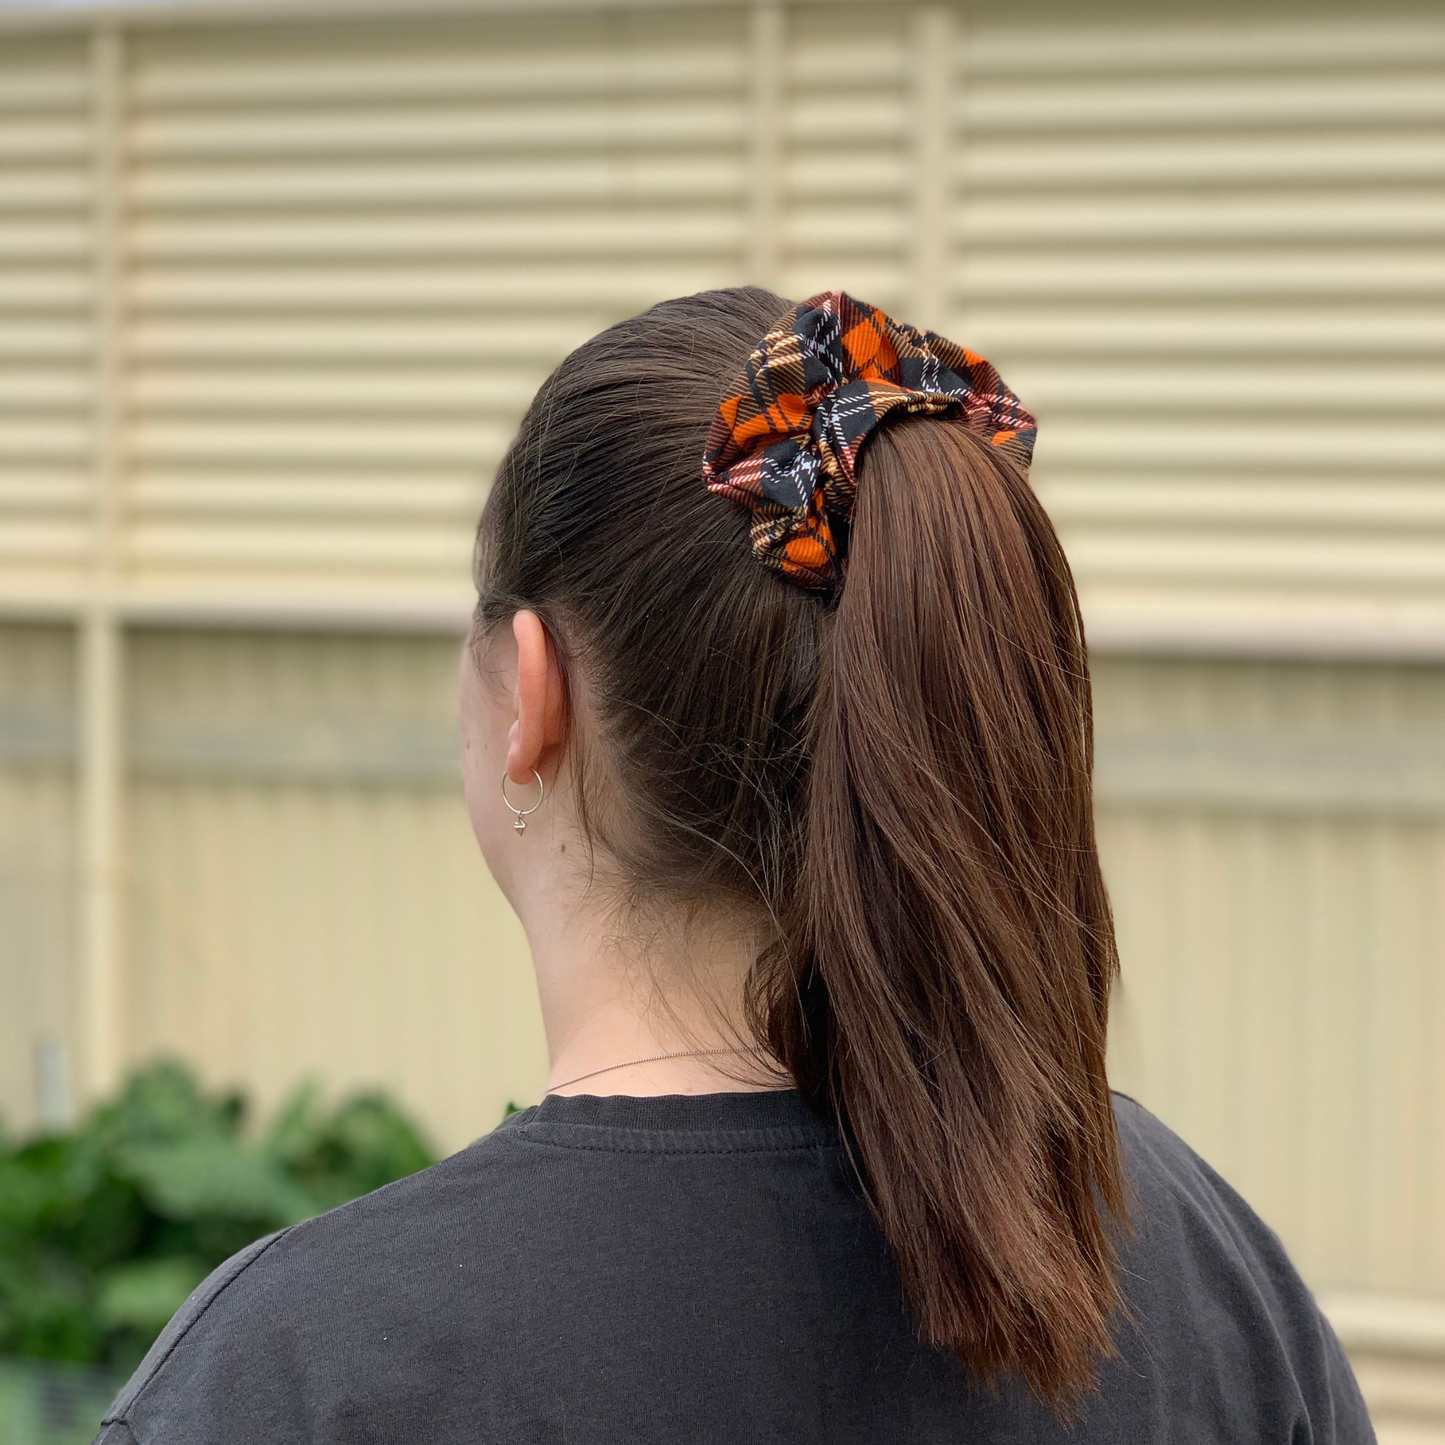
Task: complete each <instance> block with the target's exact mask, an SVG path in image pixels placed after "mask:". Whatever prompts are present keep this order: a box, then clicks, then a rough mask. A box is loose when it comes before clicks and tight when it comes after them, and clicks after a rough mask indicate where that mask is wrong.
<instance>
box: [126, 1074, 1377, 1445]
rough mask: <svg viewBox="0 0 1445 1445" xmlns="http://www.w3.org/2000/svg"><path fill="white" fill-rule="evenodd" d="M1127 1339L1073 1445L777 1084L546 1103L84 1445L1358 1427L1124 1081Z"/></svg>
mask: <svg viewBox="0 0 1445 1445" xmlns="http://www.w3.org/2000/svg"><path fill="white" fill-rule="evenodd" d="M1116 1112H1117V1115H1118V1120H1119V1129H1120V1134H1121V1137H1122V1141H1123V1149H1124V1159H1125V1165H1126V1169H1127V1172H1128V1175H1129V1178H1130V1180H1131V1181H1132V1184H1133V1188H1134V1191H1135V1205H1134V1224H1135V1228H1136V1233H1135V1235H1134V1237H1133V1238H1132V1240H1130V1241H1129V1242H1127V1243H1126V1244H1125V1246H1124V1251H1123V1276H1122V1279H1123V1284H1124V1290H1125V1294H1126V1297H1127V1301H1128V1305H1129V1315H1130V1317H1131V1320H1132V1323H1125V1322H1124V1321H1123V1320H1122V1319H1121V1320H1120V1322H1119V1323H1118V1324H1117V1327H1116V1331H1115V1333H1116V1337H1117V1341H1118V1345H1119V1349H1120V1356H1119V1358H1118V1359H1115V1360H1112V1361H1109V1362H1107V1363H1105V1364H1104V1365H1103V1366H1102V1369H1101V1373H1100V1388H1099V1392H1098V1394H1097V1395H1096V1396H1094V1397H1093V1398H1092V1399H1091V1400H1090V1401H1089V1402H1088V1403H1087V1405H1086V1406H1085V1408H1084V1412H1083V1415H1082V1418H1081V1419H1080V1421H1079V1423H1078V1424H1077V1426H1076V1427H1075V1428H1074V1430H1073V1431H1066V1430H1065V1429H1064V1428H1063V1427H1062V1426H1061V1425H1060V1424H1059V1423H1058V1422H1057V1421H1056V1420H1055V1419H1054V1418H1053V1416H1052V1415H1051V1414H1050V1413H1049V1412H1048V1411H1047V1410H1046V1409H1044V1408H1043V1407H1041V1406H1040V1405H1038V1404H1037V1403H1035V1402H1034V1401H1032V1400H1030V1399H1029V1398H1028V1397H1027V1396H1026V1394H1025V1393H1024V1392H1023V1391H1022V1390H1021V1389H1018V1388H1014V1387H1012V1386H1007V1385H1006V1386H1004V1388H1003V1389H1002V1390H1000V1391H997V1392H991V1391H989V1390H987V1389H983V1388H980V1387H979V1385H978V1383H977V1382H976V1381H974V1380H973V1379H971V1377H970V1376H969V1374H968V1373H967V1372H966V1371H965V1370H964V1369H963V1367H962V1366H961V1365H960V1364H959V1363H958V1362H957V1360H956V1359H954V1358H953V1357H951V1356H948V1355H945V1354H943V1353H940V1352H938V1351H936V1350H932V1349H929V1348H927V1347H925V1346H922V1345H920V1344H919V1343H918V1342H917V1340H916V1338H915V1335H914V1331H913V1326H912V1324H911V1322H910V1320H909V1317H908V1314H907V1312H906V1309H905V1306H904V1303H903V1298H902V1294H901V1290H900V1286H899V1282H898V1277H897V1274H896V1271H895V1270H894V1267H893V1265H892V1263H891V1261H890V1258H889V1255H888V1252H887V1250H886V1248H885V1246H884V1243H883V1240H882V1237H881V1235H880V1233H879V1231H878V1229H877V1227H876V1225H875V1224H874V1221H873V1219H872V1217H871V1215H870V1214H869V1212H868V1209H867V1206H866V1205H865V1203H864V1202H863V1201H862V1199H861V1198H860V1196H859V1192H858V1189H857V1186H856V1183H855V1181H854V1179H853V1177H852V1175H851V1173H850V1169H849V1165H848V1161H847V1158H846V1155H845V1153H844V1151H843V1148H842V1145H841V1143H840V1141H839V1139H838V1137H837V1135H836V1134H835V1133H834V1132H833V1130H832V1129H831V1128H830V1127H829V1126H828V1125H827V1124H825V1123H823V1122H821V1121H820V1120H818V1119H817V1118H816V1117H815V1116H814V1115H813V1114H811V1113H810V1112H809V1110H808V1109H807V1108H806V1107H805V1105H804V1104H803V1103H802V1101H801V1100H800V1099H799V1097H798V1096H797V1095H796V1094H794V1093H789V1092H777V1093H761V1094H707V1095H702V1096H699V1097H692V1098H687V1097H680V1096H670V1097H665V1098H626V1097H612V1098H599V1097H595V1096H591V1095H584V1096H580V1097H575V1098H557V1097H549V1098H547V1099H546V1100H545V1101H544V1102H543V1103H542V1104H541V1105H540V1107H538V1108H534V1109H528V1110H525V1111H524V1112H522V1113H520V1114H515V1115H513V1116H512V1117H511V1118H510V1119H508V1120H507V1121H506V1123H504V1124H503V1125H501V1126H500V1127H499V1128H498V1129H496V1130H494V1131H493V1132H492V1133H491V1134H489V1135H487V1137H486V1138H484V1139H482V1140H479V1141H478V1142H477V1143H476V1144H473V1145H472V1146H471V1147H470V1148H468V1149H464V1150H463V1151H462V1152H461V1153H459V1154H456V1155H454V1156H453V1157H452V1158H450V1159H448V1160H446V1161H444V1162H443V1163H441V1164H438V1165H437V1166H436V1167H435V1168H433V1169H428V1170H426V1171H425V1172H424V1173H421V1174H417V1175H414V1176H413V1177H412V1178H410V1179H405V1180H402V1181H400V1182H399V1183H396V1184H392V1185H389V1186H388V1187H387V1188H385V1189H381V1190H378V1191H377V1192H376V1193H375V1194H370V1195H367V1196H366V1197H365V1198H364V1199H359V1200H356V1201H355V1202H353V1203H351V1204H348V1205H346V1206H344V1207H343V1208H341V1209H337V1210H333V1211H332V1212H331V1213H330V1214H324V1215H322V1216H321V1217H320V1218H318V1219H313V1220H310V1221H308V1222H307V1223H305V1224H298V1225H296V1226H295V1227H293V1228H291V1229H288V1230H285V1231H283V1232H282V1233H280V1234H277V1235H273V1236H272V1237H271V1238H269V1239H264V1240H261V1241H259V1242H258V1243H256V1244H253V1245H252V1246H251V1247H250V1248H249V1249H247V1250H244V1251H243V1252H242V1253H241V1254H239V1255H237V1256H236V1257H235V1258H234V1259H233V1260H231V1261H230V1262H229V1263H227V1264H225V1265H223V1266H222V1267H221V1268H220V1269H219V1270H217V1271H216V1272H215V1274H213V1275H212V1276H211V1278H210V1279H208V1280H207V1281H206V1282H205V1283H204V1284H203V1285H201V1286H200V1288H199V1289H197V1290H196V1292H195V1294H193V1295H192V1296H191V1298H190V1299H189V1300H188V1301H187V1303H186V1304H185V1306H184V1307H183V1308H182V1309H181V1311H180V1312H179V1313H178V1314H177V1315H176V1318H175V1319H174V1320H173V1321H172V1322H171V1324H170V1325H169V1326H168V1327H167V1329H166V1331H165V1333H164V1334H163V1335H162V1336H161V1338H160V1339H159V1340H158V1341H157V1342H156V1345H155V1347H154V1348H153V1349H152V1350H151V1352H150V1354H149V1355H148V1356H147V1357H146V1359H145V1361H144V1363H143V1364H142V1365H141V1367H140V1369H139V1370H138V1371H137V1372H136V1374H135V1377H134V1378H133V1379H132V1380H131V1382H130V1384H129V1385H128V1386H127V1387H126V1388H125V1390H124V1391H123V1392H122V1393H121V1395H120V1397H119V1398H118V1399H117V1400H116V1402H115V1404H114V1405H113V1406H112V1409H111V1412H110V1414H109V1416H108V1417H107V1424H106V1425H105V1426H104V1427H103V1428H102V1430H101V1433H100V1436H99V1437H98V1438H99V1439H100V1440H101V1441H104V1442H105V1445H130V1442H132V1441H139V1442H141V1445H163V1442H164V1445H171V1442H182V1441H184V1442H187V1445H198V1442H206V1445H221V1442H226V1445H229V1442H236V1445H240V1442H243V1441H244V1442H246V1445H261V1442H267V1445H282V1442H291V1441H301V1440H307V1441H355V1442H361V1441H368V1442H370V1441H396V1442H407V1445H415V1442H427V1445H443V1442H461V1441H469V1442H478V1441H498V1442H507V1445H520V1442H526V1441H546V1442H552V1441H556V1442H564V1441H565V1442H568V1445H613V1442H627V1445H638V1442H653V1441H656V1442H667V1445H682V1442H689V1445H698V1442H708V1441H727V1442H761V1441H786V1442H789V1445H807V1442H825V1441H826V1442H831V1445H842V1442H851V1441H859V1442H868V1445H880V1442H887V1441H908V1442H924V1441H939V1442H942V1441H949V1442H955V1441H957V1442H971V1445H985V1442H1024V1441H1038V1442H1044V1441H1060V1442H1063V1441H1075V1442H1090V1445H1092V1442H1103V1441H1107V1442H1109V1445H1124V1442H1130V1441H1177V1442H1184V1441H1211V1442H1228V1445H1246V1442H1279V1445H1286V1442H1288V1445H1306V1442H1349V1445H1355V1442H1360V1441H1371V1440H1373V1439H1374V1435H1373V1432H1372V1431H1371V1429H1370V1424H1369V1421H1368V1419H1367V1417H1366V1414H1365V1408H1364V1405H1363V1404H1362V1403H1361V1400H1360V1395H1359V1392H1358V1390H1357V1389H1356V1387H1355V1382H1354V1379H1353V1377H1352V1376H1351V1374H1350V1369H1349V1366H1348V1364H1347V1363H1346V1362H1345V1358H1344V1356H1343V1354H1342V1352H1341V1350H1340V1347H1339V1344H1338V1342H1337V1341H1336V1339H1335V1337H1334V1335H1333V1333H1332V1332H1331V1330H1330V1328H1329V1326H1328V1325H1327V1324H1326V1323H1325V1321H1324V1319H1323V1318H1322V1316H1321V1315H1320V1313H1319V1311H1318V1309H1317V1308H1316V1307H1315V1304H1314V1301H1313V1300H1312V1299H1311V1297H1310V1295H1309V1292H1308V1291H1307V1290H1306V1289H1305V1287H1304V1285H1303V1284H1302V1283H1301V1282H1300V1279H1299V1277H1298V1276H1297V1275H1296V1274H1295V1271H1294V1269H1293V1268H1292V1267H1291V1265H1290V1263H1289V1261H1288V1259H1286V1257H1285V1254H1284V1251H1283V1249H1282V1248H1281V1247H1280V1244H1279V1241H1278V1240H1277V1239H1276V1238H1275V1237H1274V1235H1273V1234H1271V1233H1270V1231H1269V1230H1268V1229H1266V1228H1265V1226H1264V1225H1263V1224H1261V1223H1260V1221H1259V1220H1258V1219H1257V1218H1256V1217H1255V1215H1254V1214H1253V1213H1252V1212H1251V1211H1250V1209H1249V1208H1248V1206H1247V1205H1245V1203H1244V1202H1243V1200H1241V1199H1240V1198H1239V1196H1238V1195H1236V1194H1235V1193H1234V1192H1233V1191H1232V1190H1231V1189H1230V1188H1229V1186H1228V1185H1226V1184H1225V1183H1224V1182H1223V1181H1222V1180H1221V1179H1220V1178H1219V1177H1218V1176H1217V1175H1216V1174H1214V1173H1213V1172H1212V1171H1211V1170H1210V1169H1209V1168H1208V1166H1207V1165H1205V1164H1204V1163H1203V1162H1202V1161H1201V1160H1200V1159H1199V1158H1198V1157H1197V1156H1196V1155H1195V1154H1193V1153H1192V1152H1191V1151H1190V1150H1189V1149H1188V1148H1187V1147H1186V1146H1185V1145H1184V1144H1183V1143H1181V1142H1180V1140H1179V1139H1178V1138H1176V1137H1175V1136H1174V1135H1173V1134H1171V1133H1170V1132H1169V1130H1167V1129H1166V1128H1164V1126H1163V1125H1162V1124H1160V1123H1159V1122H1158V1120H1156V1119H1155V1118H1154V1117H1153V1116H1152V1115H1150V1114H1149V1113H1147V1112H1146V1111H1145V1110H1144V1109H1142V1108H1140V1107H1139V1106H1138V1105H1137V1104H1135V1103H1134V1102H1133V1101H1132V1100H1129V1099H1125V1098H1123V1097H1122V1096H1119V1097H1118V1098H1117V1101H1116Z"/></svg>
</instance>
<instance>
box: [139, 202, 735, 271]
mask: <svg viewBox="0 0 1445 1445" xmlns="http://www.w3.org/2000/svg"><path fill="white" fill-rule="evenodd" d="M742 240H743V225H742V220H741V218H740V217H739V216H738V215H737V214H736V212H729V211H725V210H718V209H712V210H703V209H699V210H696V211H678V210H674V209H665V208H656V209H654V210H653V211H652V212H651V213H646V212H641V213H640V212H638V211H637V210H635V209H629V210H628V211H626V212H612V213H608V212H605V211H604V212H595V211H594V212H593V213H592V214H585V213H584V214H578V213H577V211H576V210H559V212H558V213H557V214H556V215H555V216H546V217H537V216H509V215H486V214H479V215H474V216H466V215H463V216H450V215H432V216H426V217H410V216H391V215H372V216H369V217H368V218H367V220H366V223H365V225H358V224H357V222H356V221H355V220H354V219H352V218H351V217H333V216H322V217H308V218H306V219H305V220H300V219H299V218H297V219H287V218H276V219H270V220H267V219H251V218H247V219H244V220H237V219H226V218H216V219H211V218H209V217H207V218H197V219H188V220H180V219H174V220H141V221H139V222H138V223H137V224H136V226H135V230H134V246H135V250H136V253H137V255H138V256H140V257H141V258H143V259H144V260H146V261H150V262H154V261H158V260H171V259H180V260H184V259H187V258H191V257H206V258H209V257H213V256H216V257H232V256H255V257H266V258H269V257H273V256H286V257H289V256H297V257H307V256H337V257H345V258H357V257H378V258H383V259H387V260H396V259H399V258H401V257H403V256H405V257H430V256H453V257H454V256H457V255H467V256H475V257H477V258H478V259H479V260H480V259H482V258H483V257H486V256H489V255H518V256H521V257H525V258H528V259H535V258H537V257H544V256H561V257H566V256H577V255H579V254H580V255H584V256H588V257H600V256H611V255H622V256H627V257H629V258H630V257H634V256H637V255H639V254H641V255H666V254H668V253H673V254H677V253H682V254H687V255H692V256H696V255H698V254H700V253H701V254H704V255H705V254H708V253H720V252H728V251H736V250H737V249H738V248H739V247H740V246H741V244H742Z"/></svg>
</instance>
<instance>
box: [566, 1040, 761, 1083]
mask: <svg viewBox="0 0 1445 1445" xmlns="http://www.w3.org/2000/svg"><path fill="white" fill-rule="evenodd" d="M760 1052H761V1050H760V1049H758V1048H757V1047H756V1046H755V1045H752V1044H746V1045H743V1046H741V1047H739V1048H735V1049H683V1050H681V1051H680V1052H678V1053H675V1054H650V1055H649V1056H648V1057H647V1058H645V1059H628V1060H627V1061H626V1062H625V1063H621V1064H604V1065H603V1066H602V1067H601V1068H600V1069H589V1070H588V1071H587V1072H586V1073H585V1074H578V1075H577V1077H576V1078H575V1079H564V1080H563V1081H562V1082H561V1083H560V1084H553V1085H552V1087H551V1088H550V1089H548V1090H547V1092H548V1093H549V1094H555V1093H556V1092H557V1090H558V1089H570V1088H571V1087H572V1085H573V1084H580V1083H581V1082H582V1080H583V1079H592V1078H596V1076H597V1075H598V1074H610V1073H612V1072H613V1070H615V1069H630V1068H632V1067H633V1066H634V1065H636V1064H660V1063H661V1062H662V1061H663V1060H664V1059H707V1058H712V1057H713V1056H714V1055H716V1054H756V1053H760Z"/></svg>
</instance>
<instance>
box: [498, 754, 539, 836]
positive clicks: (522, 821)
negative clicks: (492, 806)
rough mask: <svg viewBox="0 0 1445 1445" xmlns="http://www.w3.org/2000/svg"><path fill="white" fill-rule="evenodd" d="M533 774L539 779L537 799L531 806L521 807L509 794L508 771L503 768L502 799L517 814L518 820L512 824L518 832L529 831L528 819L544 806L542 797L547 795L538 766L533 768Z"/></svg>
mask: <svg viewBox="0 0 1445 1445" xmlns="http://www.w3.org/2000/svg"><path fill="white" fill-rule="evenodd" d="M532 776H533V777H534V778H536V780H537V801H536V802H535V803H533V804H532V806H531V807H530V808H519V807H517V806H516V804H515V803H513V802H512V800H511V799H510V798H509V797H508V796H507V772H506V769H505V768H504V769H503V770H502V801H503V802H504V803H505V804H506V805H507V806H508V807H509V808H510V809H511V810H512V811H513V812H514V813H515V814H516V815H517V821H516V822H515V823H513V824H512V827H513V828H515V829H516V831H517V832H518V833H525V832H526V831H527V819H528V818H529V817H530V816H531V815H532V814H533V813H535V812H536V811H537V809H538V808H540V807H541V806H542V799H543V798H545V797H546V796H547V786H546V784H545V783H543V781H542V775H541V773H539V772H538V771H537V770H536V768H533V769H532Z"/></svg>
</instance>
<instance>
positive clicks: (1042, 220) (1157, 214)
mask: <svg viewBox="0 0 1445 1445" xmlns="http://www.w3.org/2000/svg"><path fill="white" fill-rule="evenodd" d="M955 226H956V230H957V234H958V235H959V237H960V238H961V239H966V240H972V241H978V242H980V243H982V244H985V245H986V244H989V243H993V244H998V243H999V242H1002V241H1015V242H1019V243H1022V244H1035V245H1037V244H1044V245H1060V244H1065V243H1069V242H1083V243H1086V244H1088V243H1101V242H1102V243H1109V244H1122V245H1126V246H1130V247H1139V246H1143V245H1148V244H1149V243H1151V242H1153V243H1158V242H1165V243H1168V242H1183V243H1185V244H1188V245H1200V244H1205V243H1208V242H1210V241H1215V242H1230V241H1233V240H1235V239H1253V238H1257V237H1268V238H1269V239H1271V240H1273V241H1276V242H1282V241H1294V242H1299V243H1302V244H1304V245H1318V244H1320V243H1321V242H1330V241H1358V240H1363V239H1370V240H1388V241H1390V242H1391V243H1393V244H1396V245H1399V244H1401V243H1402V242H1403V243H1405V244H1409V243H1411V242H1419V241H1421V240H1424V239H1426V238H1439V239H1441V240H1445V198H1442V197H1441V195H1440V193H1439V190H1438V188H1431V189H1429V190H1421V191H1419V192H1417V193H1411V192H1393V193H1392V192H1374V193H1372V194H1371V195H1370V198H1369V203H1368V204H1363V203H1362V202H1361V200H1360V199H1359V198H1357V197H1355V196H1351V195H1350V194H1348V193H1341V192H1319V193H1316V194H1314V195H1308V194H1298V193H1296V194H1293V195H1273V194H1264V195H1229V194H1224V195H1221V194H1218V193H1212V194H1200V195H1197V196H1148V197H1144V196H1132V197H1126V196H1115V197H1112V198H1111V197H1109V196H1107V195H1100V194H1098V193H1091V194H1090V195H1088V196H1087V197H1078V198H1076V197H1074V196H1071V195H1054V196H1037V197H1034V198H1031V199H1029V200H1024V199H1017V200H1015V199H1011V198H1006V197H1003V196H999V195H994V196H989V197H982V198H977V199H975V200H973V201H966V202H965V203H964V205H963V206H961V207H960V208H959V211H958V213H957V215H956V219H955Z"/></svg>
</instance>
